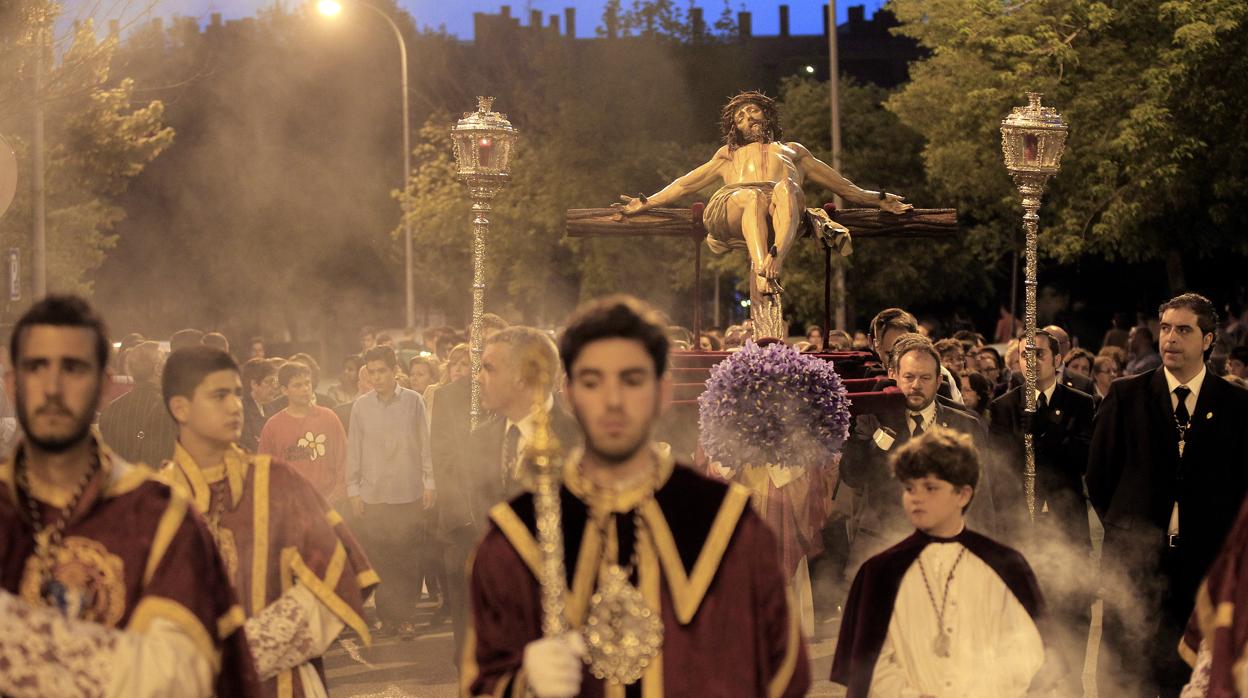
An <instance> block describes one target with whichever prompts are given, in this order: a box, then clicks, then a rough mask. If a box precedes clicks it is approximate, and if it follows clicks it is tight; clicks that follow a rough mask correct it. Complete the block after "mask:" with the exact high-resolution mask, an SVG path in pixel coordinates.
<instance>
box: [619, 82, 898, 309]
mask: <svg viewBox="0 0 1248 698" xmlns="http://www.w3.org/2000/svg"><path fill="white" fill-rule="evenodd" d="M720 129H721V131H722V133H723V140H724V145H723V147H721V148H720V149H719V150H718V151H716V152H715V155H714V157H712V158H711V159H710V160H709V161H707V162H706V163H705V164H703V165H700V166H699V167H697V168H695V169H694V170H692V171H691V172H689V173H687V174H685V175H682V176H681V177H678V178H677V179H676V180H675V181H674V182H672V183H671V184H668V185H667V186H666V187H664V188H663V189H662V190H660V191H659V192H658V193H656V194H654V195H652V196H649V197H646V196H639V197H631V196H627V195H624V196H621V197H620V199H621V201H622V202H623V203H621V204H616V207H618V208H619V210H620V212H621V213H623V214H624V215H632V214H636V213H640V212H642V211H645V210H647V209H651V208H655V207H659V206H665V205H669V204H671V203H672V202H674V201H676V200H678V199H680V198H681V197H684V196H686V195H688V194H692V193H694V192H696V191H698V190H700V189H702V188H704V187H707V186H709V185H711V184H713V183H715V182H722V183H723V186H722V187H720V189H719V191H717V192H715V194H714V196H712V197H711V200H710V201H709V202H708V203H707V205H706V209H705V210H704V212H703V215H702V222H703V225H704V226H705V227H706V243H707V246H708V247H710V248H711V251H713V252H715V253H717V254H722V253H724V252H726V251H728V250H729V249H731V248H734V247H744V248H746V250H748V251H749V253H750V266H751V268H752V270H753V272H754V276H753V278H752V279H751V284H750V291H751V293H750V295H751V297H752V298H761V297H771V300H773V301H775V300H778V299H777V298H776V297H777V296H779V294H780V293H781V292H783V290H784V289H783V288H782V287H781V286H780V283H779V278H780V270H781V268H782V267H783V266H784V260H785V257H787V256H788V254H789V252H790V251H792V249H793V243H794V242H795V241H796V240H797V238H798V237H800V234H801V233H802V228H803V226H807V225H811V226H818V225H830V226H835V225H836V224H835V223H832V222H831V221H830V220H828V219H827V216H826V214H824V213H823V210H822V209H814V208H812V209H807V208H806V195H805V194H804V193H803V192H802V184H803V183H804V182H805V181H806V180H807V179H809V180H810V181H812V182H814V183H816V184H820V185H823V186H824V187H826V188H827V189H829V190H831V191H832V192H833V193H834V194H836V195H838V196H840V197H841V198H842V199H844V200H845V201H846V202H848V203H851V204H855V205H858V206H872V207H878V208H880V209H882V210H884V211H888V212H890V213H896V214H900V213H904V212H906V211H909V210H910V209H911V208H912V206H911V205H910V204H907V203H904V198H903V197H901V196H898V195H896V194H886V193H884V192H874V191H868V190H865V189H862V188H861V187H858V186H856V185H855V184H854V183H853V182H851V181H849V180H848V179H846V178H845V177H843V176H841V174H840V173H839V172H837V171H836V170H834V169H832V168H831V167H830V166H829V165H828V164H827V163H825V162H823V161H822V160H820V159H819V158H816V157H815V156H814V155H811V153H810V151H809V150H807V149H806V147H805V146H803V145H802V144H801V143H796V142H791V141H790V142H785V141H782V140H781V137H782V133H781V130H780V122H779V118H778V116H777V114H776V102H775V100H773V99H771V98H770V97H768V96H766V95H764V94H761V93H759V92H742V93H741V94H738V95H737V96H736V97H733V98H732V100H730V101H729V102H728V104H727V105H726V106H725V107H724V109H723V111H722V112H721V114H720ZM812 217H814V218H815V220H809V219H810V218H812ZM777 320H778V318H777Z"/></svg>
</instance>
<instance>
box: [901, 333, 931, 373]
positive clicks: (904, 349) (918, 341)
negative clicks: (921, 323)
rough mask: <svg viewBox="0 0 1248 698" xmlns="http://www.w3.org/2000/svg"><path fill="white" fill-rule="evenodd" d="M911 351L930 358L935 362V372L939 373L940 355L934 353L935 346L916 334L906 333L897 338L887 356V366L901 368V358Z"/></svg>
mask: <svg viewBox="0 0 1248 698" xmlns="http://www.w3.org/2000/svg"><path fill="white" fill-rule="evenodd" d="M912 351H917V352H921V353H923V354H927V355H928V356H930V357H932V361H935V362H936V372H937V373H939V372H940V367H941V365H942V364H941V363H940V353H939V352H937V351H936V346H935V345H934V344H932V340H930V339H928V338H927V337H924V336H923V335H921V334H919V333H917V332H907V333H906V334H903V335H901V336H900V337H898V338H897V341H896V343H894V344H893V351H892V352H891V353H890V354H889V355H888V357H889V358H888V365H889V366H891V367H892V368H894V369H896V368H898V367H899V366H901V357H903V356H905V355H906V354H909V353H910V352H912Z"/></svg>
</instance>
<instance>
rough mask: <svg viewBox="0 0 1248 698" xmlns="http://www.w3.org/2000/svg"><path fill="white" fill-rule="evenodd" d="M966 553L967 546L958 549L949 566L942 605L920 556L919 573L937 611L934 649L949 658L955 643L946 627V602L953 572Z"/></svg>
mask: <svg viewBox="0 0 1248 698" xmlns="http://www.w3.org/2000/svg"><path fill="white" fill-rule="evenodd" d="M965 554H966V548H965V547H964V548H962V549H961V550H959V551H958V557H957V559H956V560H954V561H953V567H950V568H949V576H948V577H945V595H944V597H942V598H941V600H940V605H939V606H937V605H936V595H935V594H934V593H933V592H932V585H931V583H930V582H928V581H927V569H925V568H924V567H923V558H922V557H921V556H920V557H919V574H921V575H923V586H924V587H926V588H927V598H928V599H930V600H931V602H932V610H934V611H936V639H935V640H934V641H933V642H932V651H933V652H935V653H936V656H937V657H941V658H948V657H949V655H950V653H951V650H952V645H953V638H951V637H949V632H948V631H947V630H946V629H945V604H947V603H948V602H949V585H950V584H951V583H952V582H953V573H954V571H955V570H957V569H958V563H960V562H962V556H963V555H965Z"/></svg>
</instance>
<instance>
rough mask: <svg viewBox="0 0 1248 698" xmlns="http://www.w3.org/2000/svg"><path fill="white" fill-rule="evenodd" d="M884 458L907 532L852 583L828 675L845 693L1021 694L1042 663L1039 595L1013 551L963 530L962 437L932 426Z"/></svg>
mask: <svg viewBox="0 0 1248 698" xmlns="http://www.w3.org/2000/svg"><path fill="white" fill-rule="evenodd" d="M892 465H893V474H894V477H896V478H897V479H898V480H899V481H900V482H901V483H902V485H903V487H904V490H903V494H902V504H903V506H904V508H905V511H906V515H907V516H908V517H909V519H910V522H911V523H912V524H913V525H914V527H915V528H916V529H917V530H916V531H915V532H914V534H913V535H911V536H910V537H908V538H906V539H905V540H903V541H902V542H900V543H898V544H897V545H895V546H893V547H892V548H889V549H888V550H886V551H884V552H882V553H880V554H879V555H876V556H875V557H873V558H871V559H870V560H868V561H867V562H866V564H864V565H863V566H862V568H861V569H860V570H859V571H858V575H857V576H856V577H855V578H854V584H853V587H852V588H851V589H850V593H849V599H848V601H847V602H846V606H845V621H844V623H842V625H841V633H840V639H839V641H838V642H837V648H836V656H835V658H834V659H833V664H832V677H831V678H832V681H835V682H837V683H840V684H843V685H845V686H846V687H847V688H848V689H849V691H848V694H847V695H848V698H867V697H872V698H874V697H876V696H878V697H880V698H927V697H930V698H954V697H957V698H963V697H971V698H980V697H983V698H1010V697H1012V696H1024V695H1027V694H1028V692H1029V691H1030V690H1032V689H1033V686H1032V684H1033V683H1037V681H1036V678H1037V675H1038V674H1039V673H1040V668H1041V666H1042V665H1043V664H1044V661H1045V643H1044V641H1043V640H1042V638H1041V631H1040V629H1039V627H1038V626H1037V621H1038V620H1039V619H1040V618H1041V616H1042V615H1043V611H1044V599H1043V597H1042V596H1041V594H1040V589H1039V587H1038V586H1037V585H1036V578H1035V575H1034V574H1032V571H1031V568H1030V567H1029V566H1028V565H1027V561H1026V560H1024V559H1023V556H1022V555H1020V554H1019V553H1018V552H1017V551H1015V550H1013V549H1011V548H1008V547H1006V546H1004V545H1001V544H1000V543H997V542H995V541H993V540H991V539H989V538H986V537H985V536H982V535H980V534H978V533H975V532H974V531H970V530H967V528H966V524H965V522H964V519H963V516H964V514H965V512H966V509H967V508H968V507H969V506H970V503H971V500H972V498H973V497H974V494H975V487H976V485H977V484H978V483H979V461H978V457H977V456H976V452H975V447H974V444H973V443H972V442H971V439H970V437H969V436H966V435H965V434H960V433H958V432H955V431H953V430H950V429H944V428H941V427H936V428H933V429H931V430H929V431H927V432H926V433H924V434H922V435H921V436H919V437H917V438H914V439H912V440H910V441H909V442H908V443H906V444H905V445H904V446H902V447H901V448H900V449H898V451H897V452H896V453H895V454H894V455H893V458H892Z"/></svg>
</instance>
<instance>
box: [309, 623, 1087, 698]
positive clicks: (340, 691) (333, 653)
mask: <svg viewBox="0 0 1248 698" xmlns="http://www.w3.org/2000/svg"><path fill="white" fill-rule="evenodd" d="M1099 606H1100V604H1097V605H1096V606H1094V607H1093V609H1094V612H1093V624H1092V638H1091V641H1090V643H1089V645H1090V648H1089V651H1088V654H1087V658H1086V659H1087V664H1086V666H1087V669H1086V670H1085V672H1084V686H1085V689H1086V690H1087V693H1086V694H1085V695H1086V696H1088V697H1089V698H1094V696H1095V692H1094V689H1093V688H1092V687H1091V668H1092V667H1094V666H1095V652H1094V651H1093V649H1092V648H1095V647H1096V643H1097V642H1098V641H1099V639H1100V608H1099ZM429 615H430V612H428V611H427V612H426V613H425V614H424V618H423V620H424V622H425V623H426V624H424V625H421V626H420V629H421V630H422V631H424V634H421V635H418V636H417V637H416V639H414V640H400V639H398V638H395V637H387V638H381V639H380V640H377V641H376V642H375V643H374V645H373V647H371V648H367V649H366V648H363V647H361V646H359V641H358V640H354V639H348V640H345V641H341V642H338V643H336V644H335V645H334V647H333V649H332V650H330V651H329V653H328V654H326V656H325V669H326V673H327V674H328V676H329V693H330V696H331V697H332V698H349V697H350V698H444V697H445V698H450V697H451V696H455V695H457V694H456V677H455V668H454V666H452V665H451V626H450V625H449V624H445V625H442V626H440V627H439V628H435V629H430V628H429V627H428V625H427V620H428V616H429ZM829 630H830V631H832V632H831V633H830V634H831V635H833V636H835V628H834V627H833V628H829ZM835 644H836V643H835V642H834V641H832V640H826V641H823V642H817V643H815V644H813V645H811V656H812V659H813V662H814V664H813V674H814V676H815V678H816V681H815V684H814V686H813V687H812V689H811V691H810V693H808V694H807V695H808V696H812V697H814V698H829V697H832V696H843V695H845V692H844V690H842V689H841V688H840V687H839V686H834V685H833V684H832V683H830V682H828V681H826V680H819V679H826V677H827V675H828V672H829V670H830V669H831V666H832V652H833V650H834V649H835ZM708 651H713V649H711V648H708Z"/></svg>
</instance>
